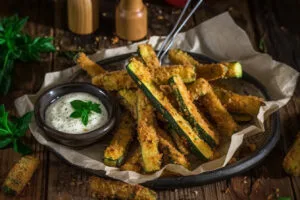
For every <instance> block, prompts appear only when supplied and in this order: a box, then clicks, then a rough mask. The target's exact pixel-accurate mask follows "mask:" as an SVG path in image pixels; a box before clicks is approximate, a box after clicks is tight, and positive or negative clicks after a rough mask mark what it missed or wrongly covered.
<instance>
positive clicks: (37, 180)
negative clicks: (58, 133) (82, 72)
mask: <svg viewBox="0 0 300 200" xmlns="http://www.w3.org/2000/svg"><path fill="white" fill-rule="evenodd" d="M115 3H116V2H115V1H112V0H111V1H105V2H104V1H103V2H101V20H100V23H101V24H100V29H99V31H98V32H97V33H95V34H93V35H90V36H78V35H74V34H72V33H70V32H69V31H68V30H67V28H66V27H67V26H66V19H67V16H66V1H65V0H27V1H17V0H10V1H2V2H1V6H0V15H1V16H5V15H11V14H13V13H19V15H20V16H30V22H29V23H28V25H27V26H26V27H25V29H26V31H27V32H28V33H29V34H30V35H33V36H38V35H45V36H53V37H54V38H55V45H56V46H57V49H58V50H59V52H58V53H53V54H47V55H44V56H43V57H42V59H41V62H35V63H26V64H24V63H17V64H16V67H15V74H14V82H13V87H12V90H11V91H10V93H9V94H8V95H7V96H5V97H1V98H0V99H1V100H0V103H1V104H2V103H4V104H5V106H6V108H7V109H8V110H9V111H10V112H11V113H15V109H14V105H13V101H14V99H15V98H17V97H19V96H21V95H23V94H28V93H35V92H37V91H38V89H39V88H40V86H41V84H42V82H43V77H44V74H45V73H47V72H51V71H56V70H62V69H65V68H68V67H70V66H72V65H73V64H74V63H73V62H72V60H70V59H69V58H66V57H64V56H63V55H64V53H62V52H64V51H74V50H78V49H84V50H85V51H87V52H88V53H93V52H94V51H96V50H97V49H103V48H110V47H117V46H122V45H126V44H130V43H131V42H127V41H122V40H120V41H118V42H116V43H114V42H112V40H111V39H112V38H113V22H114V18H113V15H114V14H113V11H114V7H115ZM147 6H148V8H149V16H150V18H149V36H151V35H165V34H167V33H168V32H169V31H170V29H171V28H172V26H173V24H174V22H175V21H176V19H177V17H178V16H179V14H180V9H176V8H172V7H170V6H168V5H166V4H164V3H163V1H162V0H160V1H159V0H155V1H153V0H152V1H148V3H147ZM299 9H300V2H299V0H290V1H284V2H283V1H280V0H249V1H247V0H224V1H217V0H209V1H206V3H205V4H203V5H202V6H201V8H200V9H199V10H198V11H197V12H196V14H195V15H194V16H193V18H192V19H191V20H190V21H189V23H188V24H187V25H186V26H185V28H184V29H185V30H188V29H189V28H192V27H194V26H195V25H197V24H199V23H201V22H203V21H204V20H206V19H209V18H211V17H213V16H215V15H217V14H219V13H222V12H224V11H229V12H230V14H231V16H232V17H233V18H234V19H235V21H236V23H237V24H238V25H240V26H241V27H242V28H243V29H244V30H245V31H246V32H247V34H248V35H249V38H250V39H251V41H252V44H253V46H254V47H255V48H256V49H257V50H258V51H264V52H266V53H268V54H270V55H271V56H273V57H274V59H276V60H279V61H282V62H284V63H287V64H289V65H291V66H292V67H294V68H295V69H297V70H298V71H299V70H300V34H299V33H300V26H299V24H300V17H299V14H298V13H299V12H298V11H299ZM257 67H263V66H257ZM299 89H300V87H299V84H298V87H297V89H296V92H295V94H294V96H293V98H292V100H291V101H290V102H289V103H288V105H287V106H285V107H284V108H282V109H281V110H280V117H281V126H280V127H281V139H280V142H279V143H278V145H277V146H276V148H275V149H274V150H273V151H272V153H271V154H270V155H269V156H268V157H267V158H266V159H265V160H264V162H263V163H261V164H260V165H259V166H257V167H256V168H255V169H252V170H250V171H248V172H247V173H244V174H241V175H240V176H236V177H233V178H231V179H227V180H223V181H219V182H216V183H212V184H209V185H204V186H198V187H191V188H181V189H176V190H164V191H158V195H159V199H164V200H169V199H170V200H171V199H172V200H173V199H176V200H179V199H212V200H215V199H248V198H250V199H276V195H277V196H286V197H290V198H291V199H300V179H299V177H298V178H296V177H292V176H288V175H287V174H286V173H285V172H284V171H283V169H282V167H281V163H282V160H283V157H284V155H285V154H286V152H287V150H288V148H289V147H290V145H291V143H292V142H293V139H294V137H295V135H296V133H297V132H298V131H299V126H300V125H299V121H300V99H299V97H300V90H299ZM26 140H27V142H28V143H29V144H30V145H31V147H32V149H33V150H34V152H35V153H36V154H37V155H38V157H39V159H40V160H41V165H40V168H39V169H38V171H37V172H36V174H35V175H34V177H33V179H32V180H31V182H30V184H29V186H27V187H26V189H25V190H24V192H23V193H22V194H21V196H20V197H18V198H15V199H28V200H35V199H36V200H40V199H54V200H59V199H90V198H89V197H88V193H87V185H86V184H85V182H86V180H87V179H88V177H89V176H90V174H89V173H87V172H85V171H83V170H80V169H76V168H74V167H72V166H70V165H68V164H66V163H65V162H64V161H63V160H61V159H60V158H58V157H57V156H56V155H55V154H53V153H52V152H50V151H48V150H47V149H46V148H45V147H43V146H42V145H40V144H38V143H37V142H36V141H35V139H34V138H33V137H31V136H30V133H28V136H27V138H26ZM19 158H20V156H19V155H18V154H17V153H15V152H13V151H12V150H11V149H6V150H1V151H0V163H1V165H0V182H1V183H2V181H3V180H4V178H5V176H6V174H7V172H8V171H9V169H10V168H11V167H12V165H13V164H14V163H15V162H16V161H18V159H19ZM0 199H10V198H8V197H5V196H4V195H3V193H2V192H1V193H0ZM12 199H14V198H12Z"/></svg>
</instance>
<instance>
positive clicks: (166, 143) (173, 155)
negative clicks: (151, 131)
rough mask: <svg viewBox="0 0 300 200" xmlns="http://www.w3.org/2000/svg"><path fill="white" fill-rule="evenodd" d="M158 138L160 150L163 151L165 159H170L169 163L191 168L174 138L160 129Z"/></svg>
mask: <svg viewBox="0 0 300 200" xmlns="http://www.w3.org/2000/svg"><path fill="white" fill-rule="evenodd" d="M158 138H159V146H160V149H161V150H162V152H163V154H164V157H167V158H168V159H167V160H168V163H173V164H178V165H182V166H184V167H185V168H189V166H190V163H189V161H188V160H187V159H186V158H185V156H184V155H183V154H182V153H180V152H179V151H178V150H177V149H176V147H175V144H174V142H173V141H172V138H171V137H170V136H169V135H168V134H167V133H166V132H165V131H164V130H162V129H160V128H158Z"/></svg>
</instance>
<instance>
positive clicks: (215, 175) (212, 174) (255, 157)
mask: <svg viewBox="0 0 300 200" xmlns="http://www.w3.org/2000/svg"><path fill="white" fill-rule="evenodd" d="M188 53H189V54H190V55H192V56H193V57H194V58H195V59H196V60H199V61H200V62H201V63H215V62H217V61H215V60H213V59H211V58H209V57H207V56H204V55H201V54H196V53H191V52H188ZM133 55H136V54H135V53H128V54H123V55H119V56H115V57H111V58H107V59H104V60H102V61H99V62H97V63H98V64H99V65H101V66H103V67H104V68H106V69H107V70H116V69H114V67H113V69H112V68H108V67H107V66H108V65H111V64H114V63H118V62H122V61H125V60H127V59H128V58H130V57H131V56H133ZM119 67H120V66H118V67H117V68H119ZM79 73H82V71H81V72H79ZM77 75H78V74H77ZM77 75H75V76H77ZM242 79H244V80H245V81H247V82H250V83H252V84H253V85H255V86H256V87H257V88H258V89H259V90H260V91H261V92H262V94H263V95H264V96H265V99H266V100H270V96H269V95H268V92H267V89H266V88H265V87H264V86H263V85H262V84H261V83H260V82H258V81H257V80H256V79H255V78H254V77H252V76H250V75H249V74H247V73H246V72H243V78H242ZM270 123H271V125H270V126H271V134H269V136H268V138H266V142H265V143H264V145H263V146H261V147H260V148H259V150H256V151H255V152H254V153H253V154H251V155H250V156H247V157H245V158H242V159H241V160H238V161H237V162H235V163H233V164H230V165H228V166H225V167H222V168H219V169H216V170H213V171H208V172H204V173H201V174H199V175H193V176H180V177H162V178H158V179H156V180H152V181H148V182H145V183H143V184H142V185H144V186H147V187H150V188H153V189H171V188H179V187H180V188H182V187H190V186H196V185H197V186H198V185H203V184H208V183H211V182H214V181H218V180H222V179H226V178H229V177H231V176H234V175H237V174H240V173H243V172H245V171H248V170H250V169H251V168H253V167H255V166H256V165H258V164H259V163H260V162H261V161H262V160H263V159H264V158H265V157H266V156H267V155H268V154H269V153H270V152H271V150H272V149H273V148H274V147H275V145H276V143H277V142H278V140H279V137H280V128H279V124H280V118H279V112H275V113H273V114H272V115H271V116H270ZM52 150H53V149H52ZM54 151H55V150H54ZM84 170H86V171H89V172H91V173H93V174H95V175H98V176H101V177H107V176H106V175H105V173H104V172H99V171H93V170H90V169H86V168H84ZM108 178H109V177H108Z"/></svg>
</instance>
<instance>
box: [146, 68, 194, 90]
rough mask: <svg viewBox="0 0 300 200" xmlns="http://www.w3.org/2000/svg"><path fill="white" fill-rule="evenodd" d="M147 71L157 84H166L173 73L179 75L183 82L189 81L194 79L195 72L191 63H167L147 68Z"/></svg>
mask: <svg viewBox="0 0 300 200" xmlns="http://www.w3.org/2000/svg"><path fill="white" fill-rule="evenodd" d="M149 71H150V73H151V74H152V76H153V81H154V82H155V83H156V84H157V85H166V84H168V80H169V79H170V78H171V77H172V76H175V75H179V76H180V77H181V78H182V80H183V82H185V83H191V82H194V81H195V80H196V73H195V68H194V66H193V65H169V66H165V67H160V68H154V69H149Z"/></svg>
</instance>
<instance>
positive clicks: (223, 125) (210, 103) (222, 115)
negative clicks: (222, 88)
mask: <svg viewBox="0 0 300 200" xmlns="http://www.w3.org/2000/svg"><path fill="white" fill-rule="evenodd" d="M198 83H199V85H206V86H203V87H204V88H207V92H206V94H205V95H204V96H202V97H201V99H200V101H201V103H202V104H203V105H204V107H205V109H206V110H207V111H208V113H209V115H210V116H211V118H212V120H213V121H214V122H215V123H216V125H217V128H218V130H219V132H220V133H222V134H223V135H226V136H229V137H230V136H231V135H232V134H233V133H234V132H235V131H236V130H237V128H238V125H237V124H236V123H235V121H234V120H233V118H232V116H231V115H230V114H229V113H228V111H227V110H226V109H225V107H224V106H223V105H222V104H221V102H220V100H219V99H218V97H217V96H216V95H215V93H214V91H213V89H212V87H211V86H210V85H209V83H208V82H207V81H206V80H204V79H201V78H200V80H198Z"/></svg>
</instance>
